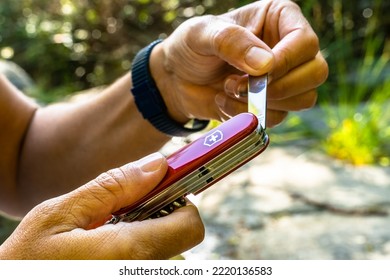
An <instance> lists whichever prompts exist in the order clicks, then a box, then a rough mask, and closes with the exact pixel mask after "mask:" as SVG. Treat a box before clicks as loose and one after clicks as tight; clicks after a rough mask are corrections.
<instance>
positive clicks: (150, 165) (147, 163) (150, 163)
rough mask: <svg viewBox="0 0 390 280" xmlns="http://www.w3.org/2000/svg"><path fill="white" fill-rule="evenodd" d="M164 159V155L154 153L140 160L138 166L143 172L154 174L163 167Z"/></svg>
mask: <svg viewBox="0 0 390 280" xmlns="http://www.w3.org/2000/svg"><path fill="white" fill-rule="evenodd" d="M163 159H164V156H163V155H162V154H160V153H154V154H150V155H148V156H146V157H144V158H141V159H140V160H138V162H137V165H138V166H139V167H140V168H141V170H142V171H143V172H154V171H156V170H158V169H159V168H160V167H161V165H162V163H163Z"/></svg>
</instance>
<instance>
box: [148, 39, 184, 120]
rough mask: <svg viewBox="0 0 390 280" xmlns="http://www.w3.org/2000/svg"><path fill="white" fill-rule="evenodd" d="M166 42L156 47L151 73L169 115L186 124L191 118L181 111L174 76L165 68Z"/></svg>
mask: <svg viewBox="0 0 390 280" xmlns="http://www.w3.org/2000/svg"><path fill="white" fill-rule="evenodd" d="M163 44H164V42H162V43H160V44H158V45H156V46H155V47H154V48H153V50H152V52H151V54H150V60H149V67H150V73H151V75H152V78H153V80H154V82H155V83H156V86H157V88H158V90H159V92H160V94H161V97H162V98H163V100H164V103H165V105H166V107H167V112H168V115H169V116H170V117H171V118H172V119H173V120H175V121H176V122H178V123H181V124H185V123H187V122H188V121H189V120H190V118H189V117H187V116H186V115H185V114H184V113H183V112H181V111H180V110H179V108H178V107H179V106H178V105H177V104H179V102H178V100H176V98H175V95H174V94H173V93H174V88H173V87H172V82H171V80H172V75H170V72H169V71H168V70H167V69H166V68H165V64H164V63H165V58H166V55H165V52H164V48H163Z"/></svg>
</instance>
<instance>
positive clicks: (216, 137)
mask: <svg viewBox="0 0 390 280" xmlns="http://www.w3.org/2000/svg"><path fill="white" fill-rule="evenodd" d="M222 139H223V133H222V131H220V130H216V131H214V132H213V133H211V134H210V135H207V136H206V138H205V139H204V143H203V145H205V146H208V147H211V146H213V145H214V144H215V143H217V142H219V141H221V140H222Z"/></svg>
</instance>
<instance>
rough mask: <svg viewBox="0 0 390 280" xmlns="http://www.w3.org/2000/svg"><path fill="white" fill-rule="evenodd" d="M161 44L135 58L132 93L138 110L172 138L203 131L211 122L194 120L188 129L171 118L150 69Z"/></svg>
mask: <svg viewBox="0 0 390 280" xmlns="http://www.w3.org/2000/svg"><path fill="white" fill-rule="evenodd" d="M160 42H162V40H161V39H159V40H156V41H154V42H152V43H151V44H150V45H148V46H146V47H145V48H143V49H142V50H140V51H139V52H138V53H137V55H136V56H135V58H134V61H133V65H132V69H131V76H132V82H133V88H132V89H131V92H132V93H133V95H134V100H135V104H136V106H137V108H138V110H139V111H140V112H141V114H142V116H143V117H144V118H145V119H147V120H148V121H149V122H150V123H151V124H152V125H153V126H154V127H155V128H157V129H158V130H160V131H161V132H163V133H165V134H168V135H170V136H180V137H183V136H188V135H190V134H191V133H194V132H198V131H201V130H203V129H204V128H205V127H206V126H207V125H208V123H209V121H208V120H198V119H193V120H192V127H187V126H185V125H183V124H181V123H178V122H176V121H175V120H173V119H172V118H171V117H170V116H169V114H168V110H167V107H166V105H165V103H164V100H163V98H162V96H161V94H160V91H159V90H158V88H157V86H156V83H155V82H154V80H153V77H152V75H151V73H150V68H149V59H150V54H151V53H152V50H153V48H154V47H155V46H156V45H157V44H159V43H160Z"/></svg>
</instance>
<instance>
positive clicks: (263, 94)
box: [248, 75, 268, 129]
mask: <svg viewBox="0 0 390 280" xmlns="http://www.w3.org/2000/svg"><path fill="white" fill-rule="evenodd" d="M267 83H268V75H263V76H258V77H255V76H249V80H248V112H250V113H252V114H254V115H255V116H256V117H257V118H258V120H259V124H260V125H261V126H262V128H263V129H265V127H266V114H267Z"/></svg>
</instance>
